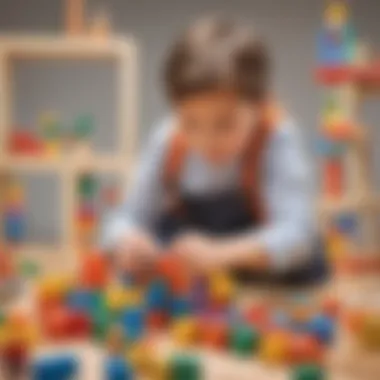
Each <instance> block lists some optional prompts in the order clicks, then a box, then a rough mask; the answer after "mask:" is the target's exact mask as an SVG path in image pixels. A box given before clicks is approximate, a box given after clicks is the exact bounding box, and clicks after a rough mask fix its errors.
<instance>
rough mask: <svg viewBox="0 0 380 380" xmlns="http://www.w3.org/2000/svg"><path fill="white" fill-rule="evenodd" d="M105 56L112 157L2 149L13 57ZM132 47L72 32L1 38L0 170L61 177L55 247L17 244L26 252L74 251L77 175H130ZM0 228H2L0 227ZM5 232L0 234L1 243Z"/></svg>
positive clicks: (134, 90)
mask: <svg viewBox="0 0 380 380" xmlns="http://www.w3.org/2000/svg"><path fill="white" fill-rule="evenodd" d="M18 59H22V60H33V59H38V60H55V59H65V60H89V61H93V60H110V61H112V62H114V63H115V66H114V67H115V69H116V70H117V86H118V87H117V99H118V100H117V102H118V104H117V118H116V120H117V123H118V125H117V131H118V132H117V133H118V136H117V143H118V146H117V148H116V149H115V152H113V154H112V155H99V154H95V153H94V152H92V151H91V150H89V149H86V150H84V151H81V150H78V151H75V150H74V151H72V152H71V151H70V154H67V155H65V154H64V153H63V154H62V155H61V156H55V157H24V156H12V155H10V154H9V152H8V151H7V141H8V136H9V133H10V130H11V127H12V124H13V122H12V120H11V115H12V113H13V112H12V98H13V96H12V91H13V86H12V81H11V78H12V64H13V62H14V60H18ZM137 69H138V68H137V48H136V44H135V43H134V41H133V40H132V39H130V38H116V37H109V38H107V39H104V40H97V39H93V38H91V37H82V36H79V37H74V36H73V37H71V36H58V35H57V36H49V37H46V36H38V35H35V36H30V35H28V36H9V35H3V36H0V171H2V172H8V173H12V172H22V173H28V174H34V173H54V174H55V175H56V176H57V177H58V180H59V181H60V187H61V189H60V197H61V198H60V202H59V205H58V207H60V208H61V210H60V211H61V212H60V215H61V219H60V227H61V238H62V241H61V243H60V244H59V246H54V247H51V246H46V247H45V246H35V245H29V244H25V245H22V247H20V250H22V251H23V252H24V253H25V254H26V256H30V255H31V254H38V252H41V254H42V253H43V254H47V253H48V252H50V253H57V251H59V252H62V253H63V252H64V254H65V255H75V254H76V253H77V249H76V242H75V231H74V218H75V183H76V181H77V179H78V177H79V176H80V174H81V173H84V172H91V173H94V174H101V173H114V174H116V175H118V176H119V178H121V179H122V180H123V182H124V181H126V180H127V178H128V173H130V170H131V167H132V163H133V157H134V154H135V148H136V146H137V144H136V138H137V77H138V72H137ZM0 227H1V226H0ZM1 230H2V231H3V229H2V228H1ZM2 240H4V236H2V235H1V234H0V244H1V243H2Z"/></svg>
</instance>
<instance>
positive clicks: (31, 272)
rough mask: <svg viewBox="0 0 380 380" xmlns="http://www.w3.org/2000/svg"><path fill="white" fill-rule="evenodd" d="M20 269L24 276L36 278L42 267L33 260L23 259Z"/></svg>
mask: <svg viewBox="0 0 380 380" xmlns="http://www.w3.org/2000/svg"><path fill="white" fill-rule="evenodd" d="M19 271H20V273H21V275H22V276H23V277H27V278H35V277H36V276H38V275H39V274H40V268H39V267H38V265H37V264H36V263H34V262H32V261H23V262H21V263H20V267H19Z"/></svg>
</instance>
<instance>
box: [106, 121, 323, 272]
mask: <svg viewBox="0 0 380 380" xmlns="http://www.w3.org/2000/svg"><path fill="white" fill-rule="evenodd" d="M173 129H174V123H173V120H172V119H167V120H165V121H164V122H162V123H161V124H159V125H158V126H156V127H155V131H154V133H153V136H152V138H151V141H150V142H149V144H148V147H147V150H146V151H145V152H144V154H143V157H142V160H141V163H140V167H139V168H138V169H137V171H136V176H135V178H134V180H133V181H132V183H131V184H130V185H131V186H130V188H129V191H128V194H127V196H126V200H125V202H124V204H122V205H121V206H120V207H119V208H118V209H117V210H115V211H114V212H113V213H112V215H109V217H108V218H107V220H105V223H104V228H103V234H102V242H101V244H102V246H103V247H104V248H111V247H112V246H114V244H116V243H117V241H118V239H120V238H121V236H123V235H125V234H128V233H133V230H135V229H144V230H150V229H151V228H152V226H153V225H154V223H155V221H156V220H157V219H158V218H159V216H160V215H161V214H162V213H163V212H164V201H163V200H164V199H165V196H164V192H165V189H164V186H163V181H162V177H163V175H162V172H163V163H164V156H165V152H166V149H167V146H168V142H169V141H170V136H171V135H172V133H173ZM262 165H263V166H264V167H263V169H264V170H263V171H262V172H263V178H262V181H263V182H262V183H263V192H264V194H263V196H264V201H265V202H266V208H267V210H268V214H269V215H268V216H269V221H268V223H267V224H266V225H265V226H262V227H259V228H252V230H250V231H249V232H248V233H249V234H250V236H252V238H253V239H255V240H256V241H259V242H260V243H261V244H262V245H263V246H264V247H265V248H266V251H267V252H268V254H269V255H270V259H271V260H270V261H271V263H272V269H273V271H279V272H283V271H286V270H288V269H291V268H294V267H296V266H298V265H301V264H302V263H304V262H306V261H307V260H308V259H309V258H310V255H311V252H312V246H313V241H314V239H315V235H316V223H315V211H314V206H315V200H314V192H313V186H312V180H311V179H312V178H311V167H310V164H309V162H308V160H307V158H306V154H305V152H304V150H303V147H302V143H301V139H300V136H299V133H298V130H297V127H296V125H295V123H294V122H293V121H291V120H284V121H283V122H282V123H281V124H280V125H278V126H277V128H274V131H273V133H272V134H271V137H270V140H269V143H268V146H267V149H266V151H265V154H264V157H263V162H262ZM240 173H241V169H240V162H238V160H235V161H233V162H230V163H229V164H227V165H223V166H215V165H212V164H210V163H208V162H207V161H205V159H203V158H202V157H201V156H199V155H197V154H195V153H191V152H189V154H188V156H187V157H186V160H185V164H184V168H183V170H182V173H181V178H180V183H179V186H180V188H181V190H183V191H184V192H186V193H188V194H194V195H200V194H212V193H216V192H220V191H224V190H231V189H234V188H236V187H237V186H239V183H240V179H239V178H240V177H239V176H240ZM246 233H247V232H244V234H246Z"/></svg>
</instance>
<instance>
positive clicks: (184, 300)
mask: <svg viewBox="0 0 380 380" xmlns="http://www.w3.org/2000/svg"><path fill="white" fill-rule="evenodd" d="M191 311H192V305H191V300H190V297H189V296H187V295H173V296H172V297H171V299H170V309H169V312H170V315H171V316H172V317H173V318H182V317H186V316H187V315H189V314H190V313H191Z"/></svg>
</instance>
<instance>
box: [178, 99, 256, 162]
mask: <svg viewBox="0 0 380 380" xmlns="http://www.w3.org/2000/svg"><path fill="white" fill-rule="evenodd" d="M177 111H178V113H179V118H180V125H181V127H182V129H183V131H184V133H185V135H186V138H187V141H188V143H189V145H190V148H191V149H193V150H195V151H197V152H199V153H200V154H201V155H202V156H204V157H205V158H206V159H207V160H208V161H210V162H212V163H223V162H225V161H228V160H230V159H232V158H234V157H237V156H239V155H240V154H241V153H242V152H243V150H244V147H245V144H246V143H247V140H248V139H249V135H250V133H251V131H252V128H254V125H255V121H256V119H257V107H256V106H254V105H252V104H251V103H249V102H244V101H242V100H241V99H240V98H239V97H238V96H237V95H236V94H234V93H233V92H209V93H204V94H200V95H195V96H192V97H189V98H187V99H185V100H183V101H181V102H180V103H179V104H178V107H177Z"/></svg>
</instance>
